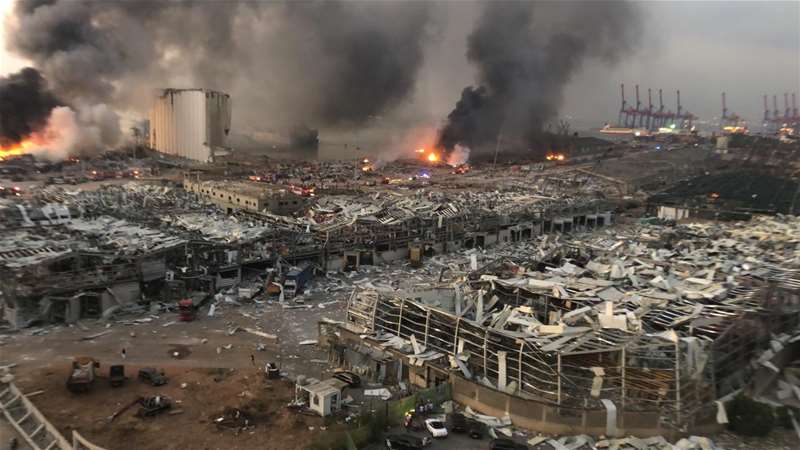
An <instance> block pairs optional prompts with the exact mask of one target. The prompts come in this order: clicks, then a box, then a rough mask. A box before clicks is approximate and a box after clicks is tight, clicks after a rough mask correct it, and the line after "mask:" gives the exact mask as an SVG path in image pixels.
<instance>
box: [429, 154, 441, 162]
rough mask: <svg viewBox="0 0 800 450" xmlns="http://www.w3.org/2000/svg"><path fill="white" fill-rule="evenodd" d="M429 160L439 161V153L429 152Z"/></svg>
mask: <svg viewBox="0 0 800 450" xmlns="http://www.w3.org/2000/svg"><path fill="white" fill-rule="evenodd" d="M428 161H430V162H436V161H439V155H437V154H436V153H433V152H431V153H429V154H428Z"/></svg>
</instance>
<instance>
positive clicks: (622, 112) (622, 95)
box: [617, 83, 628, 126]
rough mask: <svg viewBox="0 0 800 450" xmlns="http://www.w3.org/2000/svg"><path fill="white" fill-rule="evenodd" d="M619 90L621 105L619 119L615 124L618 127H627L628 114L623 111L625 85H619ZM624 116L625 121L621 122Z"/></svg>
mask: <svg viewBox="0 0 800 450" xmlns="http://www.w3.org/2000/svg"><path fill="white" fill-rule="evenodd" d="M619 90H620V97H621V98H622V105H621V106H620V108H619V118H618V119H617V123H618V124H620V125H624V126H628V112H627V111H626V110H625V106H626V103H625V83H620V85H619ZM623 115H625V121H624V122H623V121H622V116H623Z"/></svg>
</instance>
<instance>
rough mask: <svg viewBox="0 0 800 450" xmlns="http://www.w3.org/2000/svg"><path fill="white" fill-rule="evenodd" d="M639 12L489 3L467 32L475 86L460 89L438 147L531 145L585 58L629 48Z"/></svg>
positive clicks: (600, 5) (595, 5)
mask: <svg viewBox="0 0 800 450" xmlns="http://www.w3.org/2000/svg"><path fill="white" fill-rule="evenodd" d="M638 15H639V13H638V8H637V6H636V5H634V4H632V3H627V2H619V1H610V2H599V1H598V2H561V3H558V4H557V5H553V4H549V3H540V2H490V3H487V4H486V6H485V9H484V12H483V14H482V15H481V16H480V18H479V19H478V24H477V26H476V28H475V29H474V30H473V31H472V33H471V34H470V35H469V37H468V50H467V58H468V59H469V61H470V62H472V63H473V64H474V65H475V66H476V67H477V69H478V80H477V81H478V86H468V87H466V88H464V90H463V91H462V93H461V98H460V99H459V100H458V102H457V104H456V106H455V108H454V109H453V111H452V112H451V113H450V114H449V115H448V117H447V121H446V123H445V125H444V126H443V127H442V129H441V130H440V133H439V138H438V144H439V146H440V147H441V148H444V149H447V150H452V149H453V148H454V147H455V146H456V145H457V144H461V145H464V146H467V147H469V148H471V149H472V150H473V151H476V152H482V153H488V152H489V151H490V150H493V149H494V144H495V141H496V140H497V137H498V135H501V137H502V139H503V140H504V141H506V142H510V143H511V145H513V146H517V147H519V146H525V147H524V148H527V147H528V146H531V145H535V143H536V142H537V141H538V138H539V136H540V135H541V133H542V130H543V129H544V127H545V124H546V123H547V122H548V121H550V120H552V119H554V118H555V117H556V116H557V114H558V110H559V107H560V106H561V102H562V100H563V95H564V89H565V87H566V86H567V84H568V83H569V81H570V79H571V78H572V76H573V75H575V74H576V73H577V71H578V70H580V68H581V66H582V65H583V63H584V62H585V61H586V60H587V59H591V58H596V59H599V60H601V61H603V62H606V63H614V62H616V61H617V60H618V59H619V58H620V57H621V56H622V55H624V54H625V53H626V52H629V51H630V50H631V49H632V48H633V44H634V42H635V39H636V37H637V35H638V27H637V24H638V23H640V20H639V19H638Z"/></svg>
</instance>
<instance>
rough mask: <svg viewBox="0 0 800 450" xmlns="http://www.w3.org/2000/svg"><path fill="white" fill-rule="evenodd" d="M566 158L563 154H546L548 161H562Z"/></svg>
mask: <svg viewBox="0 0 800 450" xmlns="http://www.w3.org/2000/svg"><path fill="white" fill-rule="evenodd" d="M565 159H566V157H565V156H564V154H563V153H548V154H547V160H548V161H564V160H565Z"/></svg>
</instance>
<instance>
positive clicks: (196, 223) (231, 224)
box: [161, 213, 273, 243]
mask: <svg viewBox="0 0 800 450" xmlns="http://www.w3.org/2000/svg"><path fill="white" fill-rule="evenodd" d="M161 220H162V221H163V222H164V223H165V224H168V225H172V226H174V227H176V228H177V229H184V230H187V231H190V232H197V233H199V234H200V235H201V236H202V237H203V238H205V239H208V240H209V241H214V242H226V243H231V242H248V241H252V240H255V239H257V238H259V237H262V236H263V235H264V234H265V233H268V232H269V231H271V230H272V229H273V228H272V227H270V226H266V225H262V224H260V223H254V222H252V221H247V220H238V219H237V218H236V217H230V216H223V215H220V214H201V213H187V214H181V215H169V216H164V217H162V218H161Z"/></svg>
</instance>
